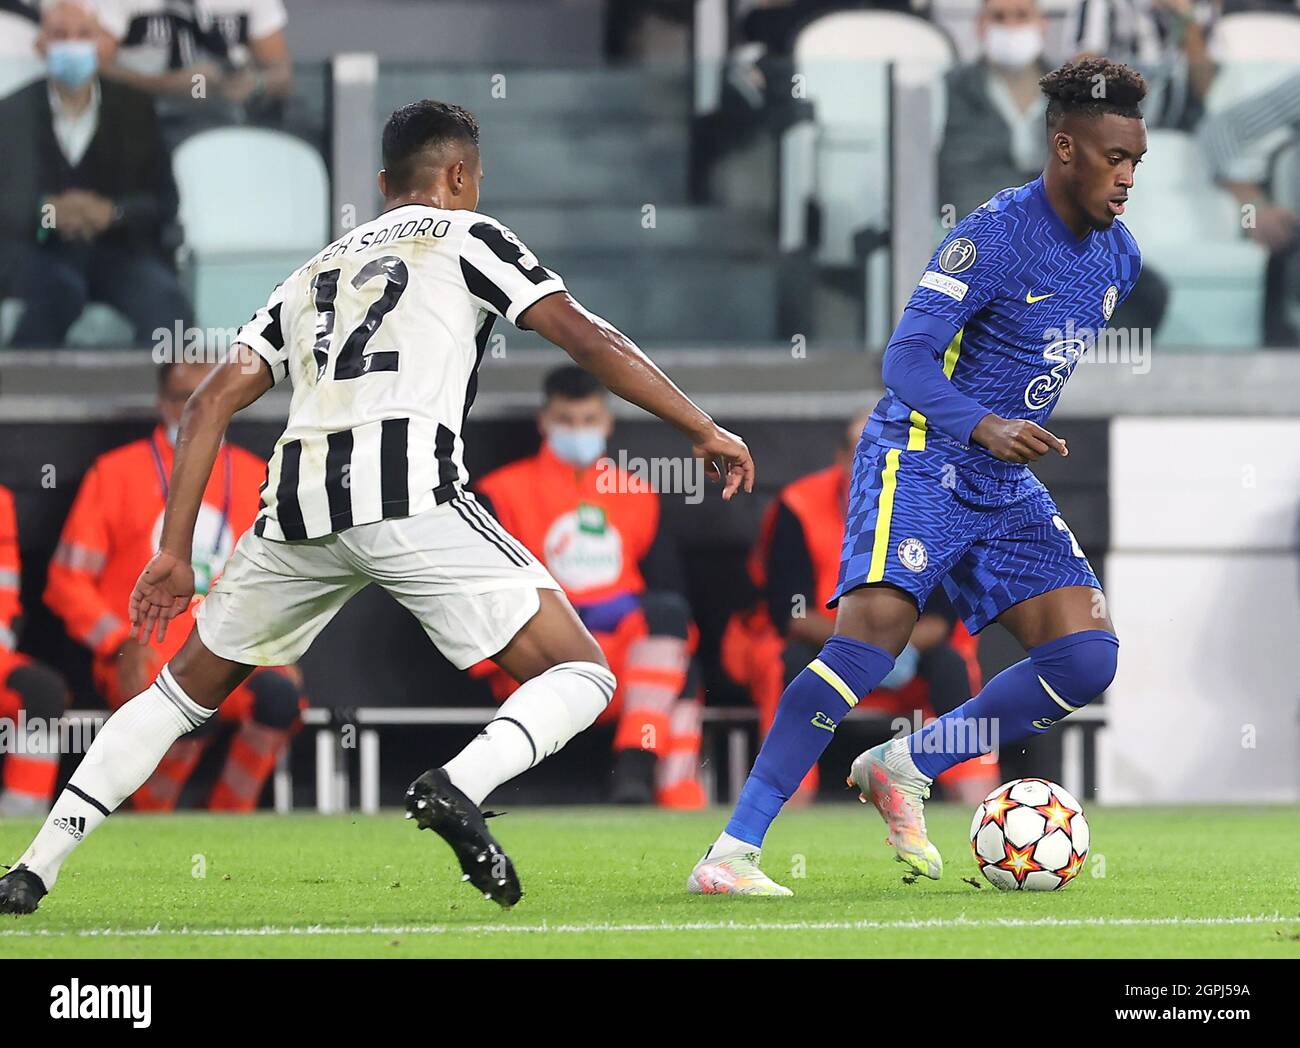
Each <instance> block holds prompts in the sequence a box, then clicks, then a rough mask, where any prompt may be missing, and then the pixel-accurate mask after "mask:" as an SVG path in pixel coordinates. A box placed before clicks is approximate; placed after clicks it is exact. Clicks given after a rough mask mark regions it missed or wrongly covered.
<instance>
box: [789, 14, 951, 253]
mask: <svg viewBox="0 0 1300 1048" xmlns="http://www.w3.org/2000/svg"><path fill="white" fill-rule="evenodd" d="M954 58H955V55H954V51H953V46H952V42H951V41H950V40H949V39H948V36H947V35H946V34H945V33H944V32H943V31H942V30H941V29H939V28H938V27H936V26H935V25H934V24H933V23H931V22H927V21H926V20H924V19H922V18H918V17H915V16H913V15H908V14H902V13H899V12H894V11H840V12H836V13H833V14H829V15H825V16H823V17H821V18H817V19H814V20H813V21H812V22H810V23H809V24H808V25H807V26H805V27H804V28H803V30H802V31H801V32H800V33H799V35H798V36H797V37H796V39H795V42H794V67H795V73H796V75H797V76H799V77H801V78H802V79H801V81H799V84H800V86H801V87H802V90H803V92H804V97H805V98H806V99H807V100H808V101H810V102H811V103H812V105H813V114H814V116H813V125H812V126H811V127H810V126H809V125H807V124H797V125H795V126H794V127H793V128H791V129H790V130H789V131H787V133H786V142H785V143H783V149H782V153H783V158H782V183H783V184H782V194H781V195H782V215H781V230H782V234H781V242H782V246H783V247H785V248H786V249H787V250H791V249H794V248H795V247H796V246H799V245H803V244H806V243H807V228H806V216H807V209H808V203H809V202H810V201H812V202H815V203H816V204H817V206H818V207H819V209H820V211H821V219H822V220H821V243H820V244H819V245H818V247H817V252H816V258H817V261H818V262H819V263H821V264H823V265H844V264H849V263H852V262H853V261H854V250H853V238H854V235H855V234H856V233H858V232H859V231H861V230H862V229H864V228H875V229H883V228H885V227H886V226H887V225H888V200H887V198H886V193H885V189H886V187H887V186H888V184H889V178H888V170H889V141H888V136H889V82H890V81H889V66H890V64H891V63H892V64H893V66H894V69H895V72H896V75H897V77H898V80H899V83H901V84H906V85H919V84H925V85H930V86H932V87H933V88H935V96H934V97H935V98H936V99H938V97H939V94H940V93H941V89H942V84H943V75H944V73H946V72H947V71H948V69H949V68H950V67H951V66H952V64H953V62H954ZM941 109H942V107H941V106H940V105H938V104H936V105H935V107H934V110H933V115H934V128H933V129H934V134H933V140H934V142H935V144H936V145H937V144H938V141H939V132H940V130H941V128H942V112H941Z"/></svg>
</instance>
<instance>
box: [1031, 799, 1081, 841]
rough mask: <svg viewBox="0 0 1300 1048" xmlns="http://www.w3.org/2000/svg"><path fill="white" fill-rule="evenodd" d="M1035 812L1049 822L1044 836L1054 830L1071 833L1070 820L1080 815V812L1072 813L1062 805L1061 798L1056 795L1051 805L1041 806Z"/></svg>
mask: <svg viewBox="0 0 1300 1048" xmlns="http://www.w3.org/2000/svg"><path fill="white" fill-rule="evenodd" d="M1034 811H1036V812H1038V813H1039V814H1040V815H1042V816H1043V818H1045V819H1046V820H1047V828H1046V829H1044V830H1043V835H1044V836H1046V835H1047V834H1049V833H1051V832H1052V831H1053V830H1064V831H1065V832H1066V833H1069V832H1070V820H1071V819H1073V818H1074V817H1075V815H1077V814H1078V812H1075V811H1072V810H1070V809H1069V808H1067V807H1066V806H1065V805H1064V804H1062V803H1061V800H1060V798H1059V797H1057V796H1056V795H1055V794H1053V795H1052V802H1051V803H1050V804H1040V805H1038V806H1037V807H1036V808H1034Z"/></svg>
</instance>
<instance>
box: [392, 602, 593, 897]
mask: <svg viewBox="0 0 1300 1048" xmlns="http://www.w3.org/2000/svg"><path fill="white" fill-rule="evenodd" d="M537 592H538V597H539V599H540V607H539V608H538V610H537V613H536V614H535V615H534V616H533V617H532V618H531V619H529V620H528V622H527V624H526V625H525V626H524V627H523V628H522V629H521V630H520V631H519V632H518V633H517V634H515V636H514V638H513V639H512V640H511V641H510V643H509V644H507V645H506V646H505V648H503V649H502V650H501V651H500V652H498V653H497V654H496V655H495V656H493V659H494V661H495V662H496V663H497V665H499V666H501V668H502V669H504V670H505V671H506V672H507V673H509V674H510V675H511V676H513V677H514V678H515V679H516V680H517V681H519V682H520V684H521V687H520V688H519V690H518V691H516V692H515V693H514V694H512V695H511V696H510V698H508V699H507V700H506V701H505V702H504V703H503V704H502V706H501V708H500V710H498V711H497V715H496V717H494V718H493V719H492V721H491V722H489V724H488V725H487V727H485V728H484V729H483V731H482V732H480V733H479V735H478V736H477V737H476V738H475V739H474V740H473V741H471V742H470V744H469V745H468V746H466V747H465V748H464V749H463V750H462V751H461V752H460V753H459V754H457V755H456V756H455V757H454V758H452V759H451V760H450V761H448V762H447V763H446V764H445V765H444V766H443V767H441V768H433V769H430V770H429V771H427V772H425V773H424V774H423V775H421V776H420V777H419V778H418V779H416V780H415V782H413V783H412V784H411V787H410V788H409V789H408V790H407V791H406V797H407V802H406V804H407V817H408V818H412V819H415V820H416V822H417V824H418V825H419V826H420V828H421V829H432V830H434V831H436V832H437V833H438V834H439V835H440V836H441V837H442V838H443V839H444V840H445V841H447V843H448V844H449V845H451V847H452V850H453V851H454V852H455V853H456V857H457V858H458V859H459V860H460V864H461V870H462V873H463V879H464V880H466V881H469V882H470V883H471V884H473V885H474V887H475V888H477V889H478V890H479V891H481V892H483V894H484V896H485V897H486V898H489V899H492V900H494V901H495V902H497V903H499V904H500V905H501V906H504V907H507V908H508V907H510V906H513V905H514V904H515V903H517V902H518V901H519V899H520V897H521V895H522V889H521V887H520V885H519V878H518V876H517V875H516V873H515V869H514V864H513V863H512V862H511V861H510V857H509V856H508V855H507V854H506V853H505V851H504V850H503V849H502V848H501V846H500V845H499V844H498V843H497V841H496V840H495V839H494V838H493V836H492V834H491V833H489V832H488V829H487V825H486V822H485V821H484V820H485V814H484V813H483V812H481V811H480V810H479V805H480V804H482V803H483V800H484V798H485V797H487V795H488V794H489V793H491V792H492V791H493V790H494V789H496V788H497V787H498V786H500V785H501V784H502V783H504V782H507V781H508V780H510V779H513V778H514V777H515V776H516V775H519V774H520V773H522V772H525V771H527V770H528V769H529V768H532V767H535V766H536V765H537V764H539V763H540V762H541V761H542V760H544V759H545V758H546V757H549V756H550V755H551V754H553V753H555V752H556V751H557V750H559V749H560V748H561V747H562V746H563V745H564V744H565V743H566V742H568V741H569V740H570V739H571V738H573V736H575V735H577V734H578V732H580V731H582V730H583V729H584V728H586V727H588V726H590V725H591V724H592V723H593V722H594V721H595V720H596V718H597V717H598V716H600V714H601V712H602V711H603V710H604V709H605V707H606V706H607V705H609V700H610V698H611V697H612V696H613V694H614V686H615V681H614V675H613V674H612V673H610V671H609V667H608V665H607V664H606V662H605V657H604V655H603V654H602V653H601V650H600V646H599V645H598V644H597V643H596V641H595V639H594V638H593V637H592V636H591V634H590V633H588V632H587V629H586V627H585V626H583V624H582V622H581V620H580V619H579V618H578V615H577V613H576V612H575V611H574V610H573V607H572V605H570V604H569V601H568V600H567V598H565V596H564V595H563V594H562V593H560V592H559V591H558V590H538V591H537Z"/></svg>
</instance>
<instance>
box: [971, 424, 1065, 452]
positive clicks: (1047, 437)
mask: <svg viewBox="0 0 1300 1048" xmlns="http://www.w3.org/2000/svg"><path fill="white" fill-rule="evenodd" d="M970 438H971V440H973V441H975V443H976V444H981V445H983V446H984V447H986V448H988V449H989V451H990V452H992V454H993V457H994V458H1000V459H1001V460H1002V461H1003V462H1018V463H1022V464H1023V463H1026V462H1035V461H1037V460H1038V459H1040V458H1042V457H1043V456H1044V455H1046V454H1047V453H1048V452H1049V451H1055V452H1056V453H1057V454H1058V455H1060V456H1061V458H1065V457H1066V456H1067V455H1069V453H1070V449H1069V448H1067V447H1066V446H1065V441H1063V440H1062V439H1061V438H1060V437H1058V436H1056V435H1055V434H1053V433H1049V432H1047V430H1045V429H1043V427H1042V426H1040V425H1038V424H1037V423H1034V422H1030V421H1029V420H1028V419H1025V418H1000V417H998V416H997V415H994V414H988V415H985V416H984V417H983V418H982V419H980V420H979V424H978V425H977V426H976V427H975V429H974V430H973V431H972V432H971V435H970Z"/></svg>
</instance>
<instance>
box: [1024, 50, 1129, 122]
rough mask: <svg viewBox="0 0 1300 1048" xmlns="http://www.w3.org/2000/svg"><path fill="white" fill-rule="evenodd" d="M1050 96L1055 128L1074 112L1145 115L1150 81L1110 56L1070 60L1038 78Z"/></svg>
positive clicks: (1050, 118)
mask: <svg viewBox="0 0 1300 1048" xmlns="http://www.w3.org/2000/svg"><path fill="white" fill-rule="evenodd" d="M1038 86H1039V87H1041V88H1042V89H1043V94H1045V95H1046V96H1047V126H1048V127H1049V128H1054V127H1056V126H1057V125H1059V124H1060V122H1061V120H1062V119H1064V118H1065V117H1066V116H1069V115H1071V114H1075V113H1077V114H1080V115H1082V116H1100V115H1102V114H1103V113H1114V114H1115V115H1116V116H1126V117H1132V118H1134V119H1139V120H1140V119H1141V118H1142V100H1143V99H1144V98H1146V94H1147V82H1146V81H1145V80H1144V79H1143V78H1142V74H1141V73H1139V72H1137V70H1135V69H1130V68H1129V67H1128V66H1126V65H1121V64H1120V63H1119V62H1112V61H1111V60H1110V59H1108V58H1083V59H1080V60H1079V61H1077V62H1067V63H1066V64H1065V65H1063V66H1061V67H1060V68H1059V69H1053V70H1052V71H1051V72H1050V73H1048V74H1047V75H1046V76H1044V77H1043V78H1042V79H1041V80H1039V81H1038Z"/></svg>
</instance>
